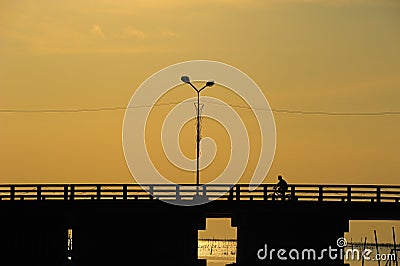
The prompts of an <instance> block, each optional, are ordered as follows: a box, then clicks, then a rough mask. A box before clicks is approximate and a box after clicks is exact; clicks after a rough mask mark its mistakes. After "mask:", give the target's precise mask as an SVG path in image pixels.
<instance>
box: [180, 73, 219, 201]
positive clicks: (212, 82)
mask: <svg viewBox="0 0 400 266" xmlns="http://www.w3.org/2000/svg"><path fill="white" fill-rule="evenodd" d="M181 80H182V81H183V82H184V83H186V84H189V85H190V86H191V87H192V88H193V89H194V90H195V91H196V92H197V136H196V143H197V147H196V148H197V156H196V159H197V167H196V195H199V181H200V173H199V156H200V92H201V91H202V90H204V89H205V88H206V87H211V86H213V85H214V81H207V83H206V84H205V85H204V86H203V87H202V88H201V89H197V88H196V87H195V86H194V85H193V84H192V83H191V82H190V79H189V77H188V76H182V77H181Z"/></svg>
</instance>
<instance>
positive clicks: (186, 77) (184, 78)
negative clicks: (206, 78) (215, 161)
mask: <svg viewBox="0 0 400 266" xmlns="http://www.w3.org/2000/svg"><path fill="white" fill-rule="evenodd" d="M181 80H182V81H183V82H184V83H190V79H189V77H188V76H182V77H181Z"/></svg>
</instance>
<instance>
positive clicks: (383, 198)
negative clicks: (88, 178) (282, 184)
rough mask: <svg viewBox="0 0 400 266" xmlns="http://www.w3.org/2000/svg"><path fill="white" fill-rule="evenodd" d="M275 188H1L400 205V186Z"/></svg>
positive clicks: (17, 195) (13, 196) (34, 193)
mask: <svg viewBox="0 0 400 266" xmlns="http://www.w3.org/2000/svg"><path fill="white" fill-rule="evenodd" d="M274 186H275V184H261V185H260V186H258V187H256V186H251V185H248V184H236V185H234V186H231V185H229V184H205V185H199V186H196V185H195V184H181V185H175V184H144V185H143V184H142V185H139V184H1V185H0V200H110V199H112V200H154V199H160V200H172V201H173V200H180V201H181V200H193V198H194V196H195V195H196V194H199V193H200V195H203V196H206V197H208V199H210V200H214V199H218V200H231V201H240V200H264V201H269V200H271V201H279V200H293V201H343V202H399V201H400V186H389V185H336V184H333V185H330V184H327V185H320V184H318V185H313V184H291V185H289V189H288V191H287V192H286V193H285V195H279V194H277V193H276V191H275V190H274Z"/></svg>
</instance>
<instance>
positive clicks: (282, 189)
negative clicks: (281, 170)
mask: <svg viewBox="0 0 400 266" xmlns="http://www.w3.org/2000/svg"><path fill="white" fill-rule="evenodd" d="M274 190H275V191H276V192H277V193H278V195H279V196H280V197H281V198H282V200H285V194H286V191H287V190H288V184H287V182H286V181H285V180H284V179H283V178H282V176H281V175H278V183H277V184H276V185H275V186H274Z"/></svg>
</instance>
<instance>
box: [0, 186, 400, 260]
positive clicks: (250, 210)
mask: <svg viewBox="0 0 400 266" xmlns="http://www.w3.org/2000/svg"><path fill="white" fill-rule="evenodd" d="M149 186H151V187H152V191H153V192H154V195H155V197H157V198H163V197H167V196H168V197H171V191H172V195H174V197H176V199H177V200H190V198H188V196H187V193H189V192H192V195H193V193H194V192H195V191H196V186H195V185H182V186H176V187H175V189H176V190H173V189H169V190H165V186H161V187H163V189H159V186H157V185H149ZM220 186H222V185H220ZM215 187H216V186H203V193H204V192H205V193H206V194H210V195H211V194H212V191H213V189H215ZM272 189H273V184H267V185H262V186H260V187H259V188H258V189H256V190H254V191H250V190H249V189H248V185H236V186H235V187H233V189H232V190H231V191H230V192H229V193H227V195H225V196H223V197H221V198H220V199H218V200H215V201H213V202H210V203H207V204H203V205H198V206H191V207H187V206H176V205H171V204H167V203H165V202H163V201H160V200H156V199H155V198H154V196H150V195H149V194H148V193H147V192H145V191H143V190H142V189H141V188H140V186H138V185H120V184H119V185H110V184H107V185H100V184H95V185H32V186H30V185H7V186H6V185H2V186H0V196H1V199H2V200H1V201H0V210H1V219H0V225H1V228H2V229H3V230H2V233H1V237H2V240H1V241H0V250H1V265H7V266H11V265H19V266H20V265H29V266H31V265H41V266H45V265H48V266H50V265H51V266H56V265H85V266H86V265H107V263H108V264H109V265H127V264H131V265H133V264H134V262H137V261H139V260H140V261H143V260H147V262H146V265H157V266H158V265H171V266H172V265H174V266H179V265H182V266H187V265H204V262H201V261H198V260H197V235H198V230H200V229H201V230H204V229H205V223H206V218H212V217H231V218H232V226H235V227H237V264H236V265H240V266H248V265H251V266H252V265H344V264H343V260H341V259H340V258H338V259H336V260H331V259H329V258H328V257H324V258H323V259H322V260H306V261H301V260H298V261H291V260H288V261H282V260H278V259H277V257H276V256H275V257H274V258H273V259H272V260H269V258H266V259H265V260H260V259H259V258H258V257H257V252H258V251H259V250H260V249H262V248H264V247H265V244H267V246H268V249H270V248H274V249H276V250H278V249H280V248H285V249H287V250H290V249H293V248H296V249H298V250H301V249H310V248H314V249H316V250H321V249H324V248H328V247H329V246H332V248H336V240H337V239H338V238H339V237H342V236H343V233H344V232H347V231H348V229H349V228H348V221H349V220H368V219H371V220H386V219H388V220H389V219H390V220H399V219H400V203H399V200H400V186H368V185H367V186H340V185H334V186H328V185H326V186H324V185H291V186H290V190H289V192H290V194H291V195H292V196H293V197H292V198H293V199H294V198H296V199H297V200H293V201H273V200H272V199H271V198H269V196H268V195H270V192H271V191H273V190H272ZM163 191H168V193H167V192H163ZM188 191H189V192H188ZM185 193H186V194H185ZM279 228H284V229H285V230H284V231H283V233H284V235H283V237H282V232H281V231H279V232H278V230H277V229H279ZM69 229H72V230H71V235H72V237H73V246H72V239H70V240H69V239H68V234H69ZM69 247H70V248H69ZM69 249H72V250H69ZM275 252H276V251H275ZM275 254H276V253H275ZM317 255H319V254H317ZM68 257H71V260H69V259H68Z"/></svg>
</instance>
